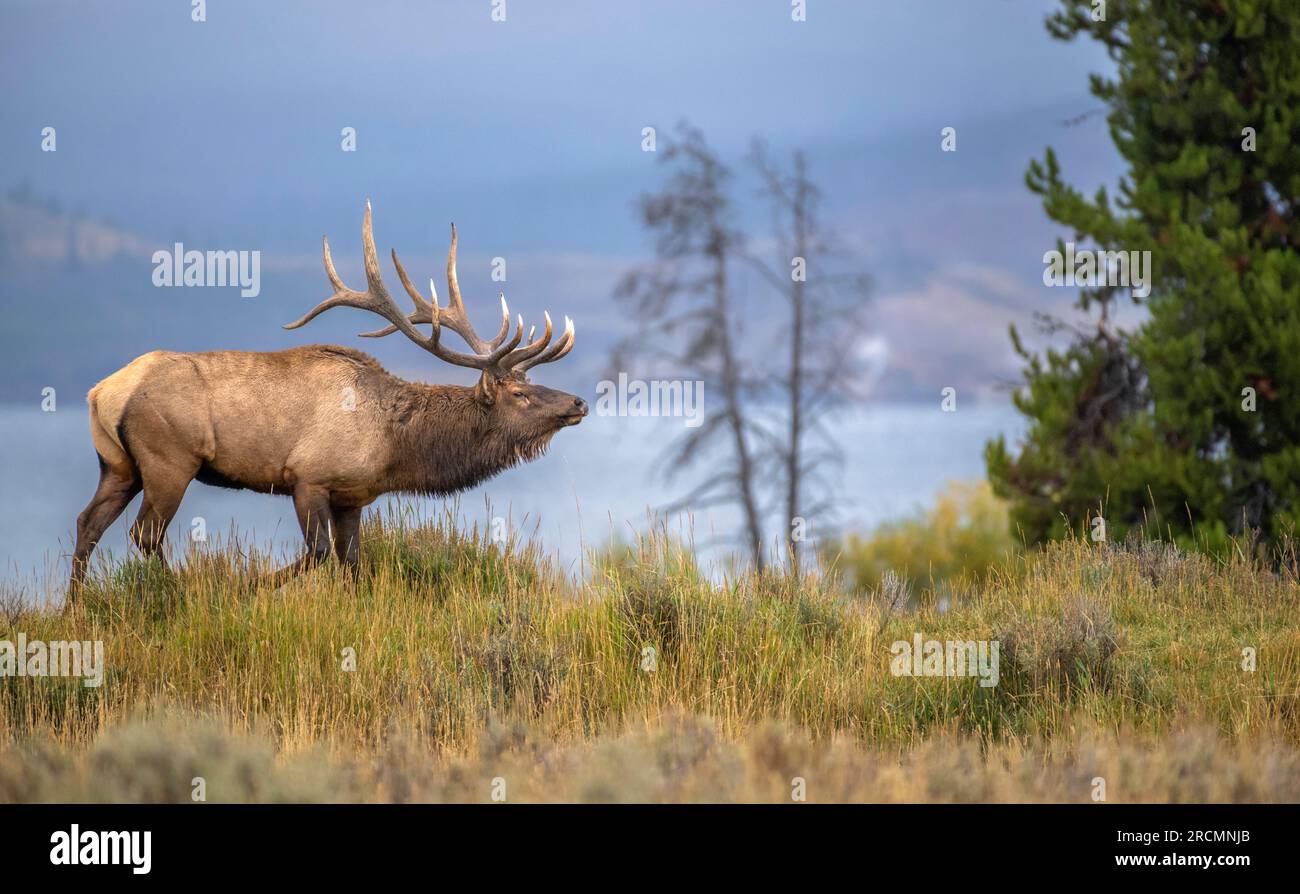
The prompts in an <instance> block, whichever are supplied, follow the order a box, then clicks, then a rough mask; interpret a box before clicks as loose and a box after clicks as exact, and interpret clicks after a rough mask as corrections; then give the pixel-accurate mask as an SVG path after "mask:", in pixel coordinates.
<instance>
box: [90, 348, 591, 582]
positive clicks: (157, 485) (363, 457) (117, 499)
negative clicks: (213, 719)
mask: <svg viewBox="0 0 1300 894" xmlns="http://www.w3.org/2000/svg"><path fill="white" fill-rule="evenodd" d="M88 402H89V404H90V433H91V439H92V441H93V442H94V445H95V451H96V453H98V454H99V458H100V481H99V487H98V489H97V490H96V492H95V495H94V497H93V498H92V499H91V501H90V503H89V505H87V506H86V508H85V510H84V511H83V512H82V513H81V515H80V516H79V517H78V519H77V544H76V550H75V552H74V555H73V562H72V565H73V567H72V587H71V590H70V592H71V593H73V594H75V592H76V588H77V587H78V586H79V585H80V583H81V582H82V580H83V579H84V576H85V571H86V564H87V562H88V560H89V558H90V555H91V552H92V551H93V550H94V548H95V545H96V543H97V542H98V541H99V539H100V537H102V536H103V533H104V531H105V530H107V528H108V527H109V525H111V524H112V523H113V521H114V520H115V519H116V518H117V517H118V516H119V515H120V514H121V513H122V511H123V510H124V509H125V508H126V506H127V504H128V503H129V502H130V501H131V499H132V498H134V497H135V495H136V494H137V493H139V492H140V491H141V490H143V491H144V500H143V502H142V504H141V507H140V515H139V517H138V518H137V519H136V522H135V524H134V525H133V526H132V528H131V537H132V540H133V541H134V542H135V544H136V545H137V546H138V547H139V548H140V549H141V551H142V552H144V553H145V554H146V555H151V554H153V553H156V552H157V551H158V549H159V548H160V547H161V545H162V541H163V535H164V533H165V531H166V528H167V525H168V523H170V521H171V519H172V517H173V515H174V514H175V513H176V510H177V509H178V508H179V506H180V502H181V498H182V497H183V496H184V494H185V490H186V488H187V487H188V486H189V483H190V481H192V480H194V479H195V478H197V479H198V480H199V481H201V482H204V483H208V484H215V485H219V486H225V487H237V488H244V489H248V490H254V491H259V492H262V493H275V494H285V495H288V496H291V497H292V498H293V501H294V508H295V510H296V512H297V515H298V521H299V524H300V526H301V527H302V531H303V536H304V538H305V539H306V542H307V554H306V555H305V556H304V558H303V559H301V560H300V561H299V562H297V563H295V564H294V565H292V566H290V567H289V568H286V569H283V570H282V571H281V572H279V573H278V575H277V577H278V578H279V579H281V580H283V579H285V578H287V576H288V575H292V574H295V573H297V572H298V571H301V570H303V569H304V568H307V567H310V565H312V564H314V563H315V562H318V561H320V560H321V559H323V558H325V557H326V556H328V553H329V550H330V546H331V544H332V545H333V548H334V551H335V553H336V555H337V556H338V558H339V560H340V561H342V562H343V563H344V564H345V565H347V566H348V567H352V566H355V564H356V561H357V546H358V544H357V532H358V528H359V525H360V518H361V510H362V509H363V508H364V507H365V506H367V505H369V504H370V503H371V502H373V501H374V500H375V499H376V498H377V497H379V496H380V495H381V494H385V493H391V492H410V493H420V494H435V495H440V494H451V493H455V492H457V491H460V490H464V489H465V488H469V487H473V486H474V485H476V484H479V483H481V482H483V481H486V480H487V479H489V478H491V477H492V476H494V475H496V474H498V473H499V472H501V471H503V470H504V469H507V468H510V467H511V466H513V465H515V464H517V463H520V462H527V461H529V460H531V459H533V458H535V457H537V456H539V455H540V454H541V453H543V452H544V451H545V450H546V447H547V445H548V444H549V443H550V439H551V437H552V436H553V435H554V434H555V432H557V431H559V429H561V428H563V427H565V426H566V425H575V424H577V423H578V422H579V421H581V419H582V416H583V415H585V414H586V403H585V402H584V401H583V400H582V399H581V398H577V397H574V396H573V395H571V394H565V393H564V392H562V391H555V390H553V389H550V388H545V387H542V386H540V385H535V384H532V383H529V382H528V381H527V379H526V377H525V376H524V375H523V374H522V373H513V374H507V375H498V374H495V373H494V372H492V371H488V372H484V373H483V376H482V379H481V380H480V382H479V384H478V385H477V386H475V387H472V388H470V387H462V386H458V385H425V384H421V383H415V382H407V381H404V380H402V379H399V378H397V377H396V376H393V375H391V374H389V373H388V372H387V371H386V370H385V369H384V368H383V367H381V366H380V365H379V363H378V362H377V361H375V359H374V358H372V357H370V356H368V355H366V354H363V353H361V352H360V351H354V350H351V349H349V348H342V347H337V346H332V345H311V346H307V347H300V348H293V349H290V350H286V351H278V352H275V353H254V352H246V351H215V352H210V353H196V354H181V353H172V352H168V351H155V352H153V353H150V354H145V355H144V356H142V357H139V358H137V359H136V360H134V361H132V362H131V363H130V364H128V365H127V366H126V367H124V368H123V369H121V370H119V371H117V372H116V373H114V374H113V375H111V376H109V377H108V378H106V379H104V380H103V381H102V382H100V383H99V384H98V385H96V386H95V387H94V388H93V389H91V391H90V395H89V398H88Z"/></svg>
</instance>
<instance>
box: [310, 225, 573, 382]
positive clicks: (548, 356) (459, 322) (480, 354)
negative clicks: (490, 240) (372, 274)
mask: <svg viewBox="0 0 1300 894" xmlns="http://www.w3.org/2000/svg"><path fill="white" fill-rule="evenodd" d="M368 207H369V206H368V205H367V208H368ZM368 215H369V212H368V211H367V222H368V221H369V216H368ZM367 226H368V223H367ZM368 232H369V230H368V229H367V230H365V231H363V236H366V234H368ZM457 242H458V239H457V236H456V225H455V224H452V226H451V248H450V249H449V250H448V251H447V293H448V298H447V306H446V307H440V306H439V304H438V289H437V287H436V286H434V284H433V280H429V295H430V296H431V298H432V300H428V299H426V298H425V297H424V296H423V295H421V294H420V291H419V289H417V288H416V287H415V285H414V284H413V283H412V282H411V278H410V277H409V276H407V275H406V268H404V267H403V266H402V262H401V260H400V259H399V258H398V257H397V251H396V249H394V250H393V266H394V267H396V268H397V276H398V278H399V279H400V280H401V282H402V286H403V288H405V289H406V293H407V294H408V295H410V296H411V300H412V301H413V302H414V303H415V311H414V312H413V313H411V314H410V315H408V316H406V317H405V318H404V319H405V321H406V323H408V324H410V325H418V324H421V323H432V324H433V334H432V336H431V337H430V338H428V339H424V338H419V339H416V343H417V344H419V345H420V346H421V347H423V348H425V349H426V350H429V351H432V352H433V353H434V354H435V355H436V356H438V357H440V358H442V359H443V360H446V361H447V362H448V363H454V364H456V365H458V366H468V367H471V368H474V369H485V370H486V369H490V370H492V371H493V372H494V373H496V374H497V375H499V376H503V377H504V376H507V375H509V374H510V373H511V372H512V371H517V372H523V371H525V370H528V369H530V368H532V367H534V366H537V365H538V364H540V363H549V362H551V361H553V360H559V359H560V358H561V357H563V356H564V355H565V354H567V353H569V351H571V350H572V349H573V342H574V329H573V321H572V320H570V319H569V318H568V317H565V318H564V334H563V335H561V336H560V340H559V341H557V342H556V343H555V344H553V345H551V344H550V341H551V333H552V331H553V328H554V327H553V325H552V323H551V315H550V314H549V313H547V314H545V315H544V316H545V318H546V328H545V330H544V331H543V333H542V337H541V338H540V339H537V340H536V341H534V340H533V334H534V333H535V332H536V331H537V330H536V327H533V328H532V329H531V330H529V332H528V344H526V345H524V346H523V347H522V348H520V347H518V345H519V342H520V340H521V339H522V337H523V325H524V321H523V317H522V316H520V317H518V318H517V325H516V329H515V334H514V337H513V338H511V339H510V341H508V342H507V341H506V336H507V335H509V334H510V307H509V305H507V304H506V296H505V295H501V296H500V298H501V328H500V330H498V332H497V334H496V336H495V337H494V338H493V339H492V340H491V341H485V340H484V339H483V338H482V336H480V335H479V334H478V333H477V332H475V331H474V326H473V325H472V324H471V323H470V321H469V315H468V314H467V313H466V311H465V301H464V299H463V298H462V297H461V294H460V282H459V280H458V278H457V276H456V246H457ZM316 312H318V311H316ZM316 312H313V314H312V315H314V314H315V313H316ZM307 319H310V316H309V317H308V318H307ZM386 319H389V320H390V322H391V325H389V326H386V327H385V328H383V329H378V330H375V331H374V332H363V333H361V334H362V336H364V337H366V338H383V337H384V336H386V335H392V334H393V333H394V332H397V331H399V330H401V331H402V332H403V333H406V329H404V328H402V326H400V325H398V323H397V322H396V321H393V320H392V318H391V317H388V318H386ZM303 322H305V320H304V321H303ZM299 325H300V324H299ZM443 327H446V328H447V329H450V330H451V331H452V332H455V333H456V334H457V335H459V336H460V337H461V338H463V339H464V340H465V343H466V344H467V345H469V346H470V348H471V349H472V350H473V351H474V353H473V354H465V353H463V352H461V351H455V350H452V349H451V348H447V347H445V346H444V345H443V344H442V342H441V340H440V336H441V331H442V328H443ZM407 334H408V337H409V333H407ZM548 345H549V348H548Z"/></svg>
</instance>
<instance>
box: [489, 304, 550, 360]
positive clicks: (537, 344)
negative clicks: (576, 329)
mask: <svg viewBox="0 0 1300 894" xmlns="http://www.w3.org/2000/svg"><path fill="white" fill-rule="evenodd" d="M543 316H544V317H545V318H546V329H545V330H544V331H543V332H542V337H541V338H539V339H538V340H537V341H533V340H532V338H533V332H536V331H537V327H536V326H534V327H533V330H532V332H529V333H528V344H526V345H524V346H523V347H522V348H519V349H518V350H516V351H512V352H510V355H509V356H508V357H506V359H505V360H503V361H501V366H502V368H504V369H514V368H516V367H518V366H519V364H521V363H523V362H524V361H525V360H529V359H531V358H533V357H536V356H537V355H538V354H540V353H542V351H544V350H546V346H547V345H548V344H550V343H551V332H552V331H553V329H554V327H553V326H552V324H551V315H550V313H549V312H543ZM522 368H523V369H527V367H522Z"/></svg>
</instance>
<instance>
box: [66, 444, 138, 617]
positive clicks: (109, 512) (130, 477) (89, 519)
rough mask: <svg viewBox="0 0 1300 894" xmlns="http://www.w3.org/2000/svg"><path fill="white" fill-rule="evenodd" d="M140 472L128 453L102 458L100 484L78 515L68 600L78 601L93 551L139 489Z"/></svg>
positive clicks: (100, 460)
mask: <svg viewBox="0 0 1300 894" xmlns="http://www.w3.org/2000/svg"><path fill="white" fill-rule="evenodd" d="M141 486H142V484H141V481H140V472H139V470H138V469H136V467H135V465H134V464H132V463H131V461H130V460H129V459H127V458H126V457H125V456H123V457H121V461H120V462H119V463H117V464H116V465H110V464H109V463H108V462H107V461H105V459H104V458H103V457H102V456H101V457H100V458H99V486H98V487H97V488H96V489H95V495H94V496H93V497H91V498H90V502H89V503H87V504H86V508H85V509H83V510H82V511H81V514H80V515H79V516H77V545H76V548H75V549H74V550H73V553H72V578H71V580H69V582H68V601H69V602H75V601H76V597H77V593H78V592H79V591H80V589H81V586H82V584H84V583H85V581H86V568H87V566H88V564H89V562H90V554H91V553H93V552H94V551H95V547H96V546H97V545H98V544H99V539H100V538H101V537H103V536H104V532H105V531H107V530H108V528H109V526H110V525H111V524H113V522H115V521H117V517H118V516H119V515H121V514H122V510H124V509H126V507H127V505H128V504H129V503H130V502H131V501H132V500H133V499H135V495H136V494H138V493H140V488H141Z"/></svg>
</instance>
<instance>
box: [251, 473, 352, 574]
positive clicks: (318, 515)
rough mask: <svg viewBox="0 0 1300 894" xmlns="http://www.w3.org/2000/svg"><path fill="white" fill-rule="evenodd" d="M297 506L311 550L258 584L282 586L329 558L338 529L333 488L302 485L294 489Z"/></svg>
mask: <svg viewBox="0 0 1300 894" xmlns="http://www.w3.org/2000/svg"><path fill="white" fill-rule="evenodd" d="M293 508H294V511H295V512H296V513H297V514H298V526H299V527H301V528H302V537H303V540H305V541H306V543H307V552H306V553H304V554H303V557H302V558H301V559H299V560H298V561H296V562H291V563H289V564H288V565H286V566H285V567H283V568H281V569H279V570H277V571H273V572H271V573H270V574H268V575H265V576H264V577H263V578H262V579H261V580H259V581H258V583H266V584H270V585H271V586H272V587H273V588H277V589H278V588H279V587H282V586H284V585H285V584H286V583H288V582H289V581H290V580H292V579H293V578H295V577H297V576H298V575H300V574H302V573H303V572H304V571H310V570H311V569H312V568H314V567H316V566H317V565H319V564H320V563H321V562H323V561H325V560H326V559H328V558H329V555H330V540H331V538H332V536H333V531H334V516H333V513H332V512H331V511H330V495H329V491H328V490H326V489H325V488H323V487H314V486H312V485H305V484H299V485H298V486H297V487H295V488H294V491H293Z"/></svg>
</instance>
